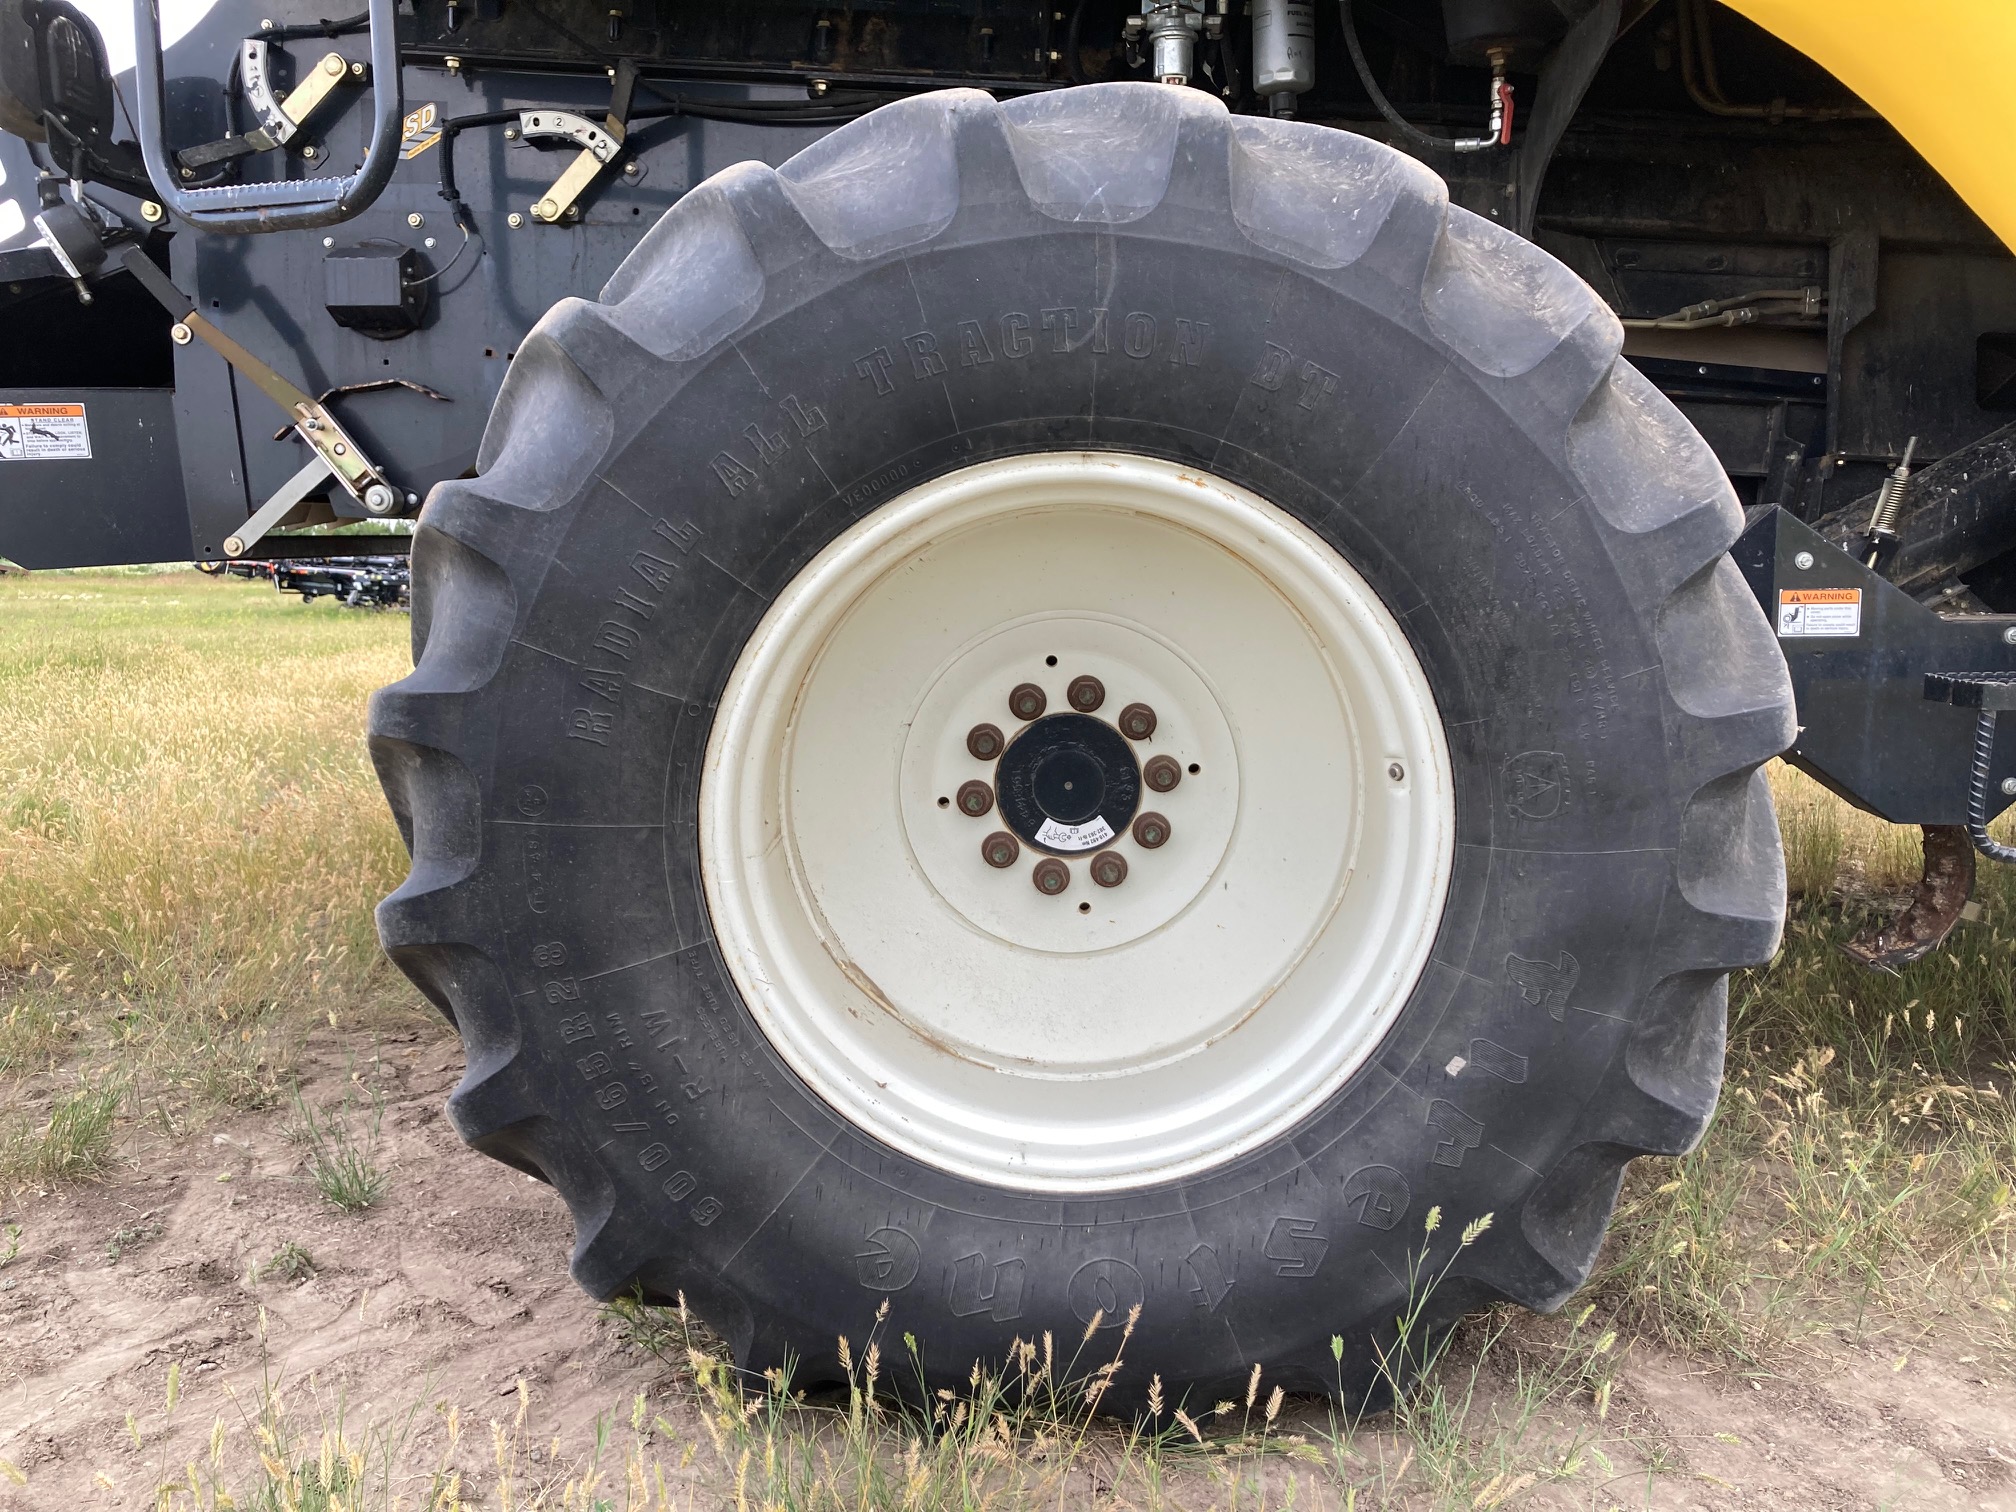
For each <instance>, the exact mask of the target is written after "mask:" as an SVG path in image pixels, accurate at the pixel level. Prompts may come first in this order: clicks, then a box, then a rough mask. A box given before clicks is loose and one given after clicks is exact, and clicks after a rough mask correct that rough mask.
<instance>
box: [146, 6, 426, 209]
mask: <svg viewBox="0 0 2016 1512" xmlns="http://www.w3.org/2000/svg"><path fill="white" fill-rule="evenodd" d="M395 3H396V0H370V17H371V95H372V105H373V109H372V120H371V142H370V146H369V147H368V148H366V150H365V153H364V162H363V165H362V166H361V167H359V168H358V170H357V171H356V172H355V173H352V174H349V175H347V176H345V177H342V178H317V179H281V180H274V181H272V182H268V183H256V184H229V185H224V186H222V187H219V188H210V189H185V188H183V187H182V183H181V178H180V175H179V174H178V172H177V169H176V167H175V163H174V160H173V158H172V157H171V155H170V154H169V151H168V139H167V133H166V129H165V127H164V124H163V119H164V115H165V111H164V108H163V100H164V98H165V96H166V94H167V86H166V84H165V83H164V81H163V78H162V67H163V63H162V56H161V19H160V17H159V16H158V15H156V14H155V9H154V6H155V0H133V37H134V46H135V50H136V62H135V65H134V69H133V78H134V85H135V88H136V89H137V90H138V91H139V95H140V105H139V115H140V119H139V123H138V125H139V131H140V155H141V157H142V159H143V160H144V161H145V162H146V164H147V176H148V178H149V179H151V180H152V181H153V184H154V193H155V195H156V197H158V198H159V199H160V201H161V203H162V204H164V205H166V206H167V207H168V208H169V209H170V210H171V211H173V212H174V213H175V214H176V215H177V216H179V217H180V218H181V219H182V220H184V221H186V222H188V223H189V224H190V225H192V226H199V227H202V228H203V229H205V230H210V231H229V232H247V231H292V230H298V229H301V228H304V227H308V226H328V225H333V224H335V223H336V222H337V221H344V220H348V219H350V217H351V216H353V215H356V214H358V213H359V212H360V211H363V210H365V209H368V208H369V207H370V205H371V202H372V201H373V200H375V199H377V198H378V193H379V191H380V190H382V189H383V188H384V187H385V184H386V181H387V180H389V179H390V178H391V177H392V170H393V168H394V167H395V166H396V165H397V163H398V160H399V125H400V118H401V116H402V115H403V114H404V112H405V96H404V93H403V91H402V89H401V82H400V75H399V39H398V34H397V33H396V32H395V31H394V29H393V27H394V22H393V12H394V7H395Z"/></svg>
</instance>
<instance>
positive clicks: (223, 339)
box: [124, 247, 401, 557]
mask: <svg viewBox="0 0 2016 1512" xmlns="http://www.w3.org/2000/svg"><path fill="white" fill-rule="evenodd" d="M124 262H125V266H126V271H127V272H129V273H131V274H132V275H133V276H134V278H135V279H137V280H138V281H139V283H140V286H141V287H142V288H144V289H145V290H146V291H147V292H148V293H149V294H152V295H153V296H154V298H155V299H156V300H158V301H160V303H161V305H162V307H163V308H164V309H166V310H167V311H168V313H169V314H170V315H173V316H174V317H175V326H174V331H173V335H174V339H175V340H176V342H178V343H180V344H184V345H186V344H187V343H188V342H190V341H193V340H196V339H198V338H200V339H201V340H202V341H203V343H204V344H205V345H206V346H208V347H209V348H210V349H211V350H212V351H214V352H216V353H217V355H218V356H220V357H222V358H223V359H224V360H225V361H226V362H228V363H229V364H230V365H231V366H232V367H233V368H234V369H236V370H237V371H238V372H240V373H242V374H243V375H244V376H245V379H246V381H247V382H249V383H250V384H251V385H252V386H253V387H254V388H256V389H258V390H259V391H260V392H261V393H263V394H264V395H265V396H266V397H267V398H269V399H271V400H272V401H273V402H274V403H275V404H277V405H279V406H280V408H281V409H283V410H285V411H286V412H287V420H288V423H289V424H290V425H291V426H292V427H293V429H294V434H295V435H297V436H299V437H300V438H301V439H302V440H303V441H305V442H307V443H308V449H309V450H310V451H311V452H313V453H314V458H313V460H311V461H310V462H309V463H308V464H307V466H305V467H303V468H302V469H301V470H300V471H299V472H297V473H296V474H295V475H294V476H293V477H292V478H290V479H288V481H287V482H286V483H284V484H282V485H281V487H280V490H279V492H278V493H276V494H274V495H273V497H272V498H270V499H268V500H267V501H266V502H265V504H264V505H262V506H261V507H260V508H259V510H258V511H257V512H256V513H255V514H254V515H253V516H252V518H251V519H249V520H247V521H246V522H245V524H244V526H243V527H242V528H240V529H239V530H238V531H237V532H236V533H235V534H234V535H232V536H231V537H230V538H229V539H227V540H226V541H225V542H224V554H225V555H226V556H230V557H241V556H243V555H245V553H246V552H248V551H250V550H251V549H252V547H253V546H254V545H256V544H257V543H258V540H259V538H260V537H261V536H263V535H264V534H265V533H266V532H267V531H269V530H271V529H272V528H273V527H274V526H276V525H279V524H282V523H284V522H285V521H286V519H287V517H288V516H289V515H290V514H291V513H292V512H293V510H294V508H295V506H296V505H298V504H299V503H300V502H301V501H302V500H303V499H305V498H306V497H307V496H308V494H309V493H310V492H311V491H312V490H313V489H315V488H316V487H318V486H319V485H320V484H321V483H322V482H323V480H324V479H330V480H333V481H334V482H335V483H336V484H337V485H339V486H340V487H341V488H342V489H343V490H344V491H345V492H346V493H348V494H349V495H350V496H351V497H352V498H354V499H355V500H356V501H357V502H358V503H359V504H361V505H362V506H363V507H364V512H365V513H366V514H369V515H374V516H378V517H381V518H382V517H383V516H386V515H389V514H394V513H396V512H397V511H398V509H399V505H400V502H401V496H400V493H399V490H398V489H396V488H394V487H393V486H392V485H391V484H390V483H389V482H387V481H386V478H385V475H384V473H382V472H381V471H379V469H378V467H377V466H376V464H374V463H373V462H372V461H371V459H370V458H369V457H367V456H366V455H365V454H364V451H363V449H362V448H361V447H359V446H358V445H357V442H356V441H355V440H354V439H353V438H352V437H351V435H350V433H349V432H348V431H346V430H344V429H343V427H342V426H341V425H340V424H338V423H337V420H336V417H335V416H334V415H332V414H330V413H329V411H328V409H327V408H326V407H325V406H324V405H323V403H322V401H321V400H319V399H314V398H311V397H310V396H309V395H307V394H305V393H303V392H302V391H301V390H300V389H299V388H296V387H295V386H294V385H293V384H291V383H289V382H288V381H287V380H286V379H285V378H283V377H281V376H280V375H279V374H278V373H276V372H274V371H273V369H272V368H271V367H269V366H268V365H267V364H266V363H264V362H261V361H260V360H259V359H258V358H257V357H255V356H253V355H252V354H251V353H250V352H248V351H246V350H245V348H244V347H242V346H240V345H239V344H238V343H237V342H235V341H233V340H232V339H231V338H230V337H229V336H226V335H225V334H224V333H223V332H222V331H220V330H218V329H217V327H216V326H214V325H212V324H211V323H210V322H209V321H208V320H207V319H205V318H204V316H203V313H202V311H200V310H198V309H197V308H196V301H195V300H193V299H191V298H190V297H189V296H188V295H187V294H184V293H183V292H182V291H181V290H180V289H178V288H177V287H176V286H175V283H174V281H173V280H172V279H170V278H169V277H168V275H167V274H166V273H163V272H162V271H161V270H160V269H159V268H157V267H155V266H154V263H153V260H152V259H150V258H149V257H148V256H147V254H146V252H144V251H143V250H142V249H140V248H139V247H128V248H127V249H126V253H125V258H124ZM282 434H283V435H284V434H285V432H284V431H283V432H282Z"/></svg>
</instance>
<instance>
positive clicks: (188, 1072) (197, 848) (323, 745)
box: [0, 573, 412, 1187]
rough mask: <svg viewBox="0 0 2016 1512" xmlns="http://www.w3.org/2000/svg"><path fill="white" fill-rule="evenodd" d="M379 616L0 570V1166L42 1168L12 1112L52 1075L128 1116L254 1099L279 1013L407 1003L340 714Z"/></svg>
mask: <svg viewBox="0 0 2016 1512" xmlns="http://www.w3.org/2000/svg"><path fill="white" fill-rule="evenodd" d="M405 635H406V623H405V620H404V617H403V616H398V615H373V614H361V613H356V612H348V611H344V610H341V609H338V608H336V607H335V606H333V605H316V606H313V607H310V606H306V605H303V604H302V603H300V602H299V601H298V600H295V599H291V598H284V597H282V596H281V595H279V594H275V593H271V592H265V591H261V590H260V589H259V588H257V587H256V586H255V585H251V584H247V583H243V582H236V581H230V582H220V581H215V580H211V579H206V578H202V577H199V576H198V575H196V574H195V573H187V574H169V575H161V576H148V577H141V576H133V575H124V574H118V575H115V574H102V575H101V574H38V575H34V576H9V577H6V578H0V707H4V708H5V710H6V711H7V718H6V719H5V721H4V722H0V1076H4V1077H6V1078H7V1079H9V1081H11V1082H12V1084H13V1085H14V1086H15V1087H16V1088H17V1089H20V1093H21V1095H20V1096H17V1097H11V1098H10V1099H9V1102H10V1103H11V1104H13V1106H14V1109H15V1113H14V1117H13V1118H12V1120H11V1121H10V1123H9V1125H8V1126H7V1127H5V1128H0V1187H4V1185H5V1184H6V1183H7V1182H8V1180H9V1179H10V1178H11V1179H14V1180H17V1181H18V1180H21V1179H35V1178H37V1177H38V1176H41V1175H46V1174H49V1166H48V1162H47V1160H45V1159H43V1158H42V1157H41V1156H40V1155H39V1154H38V1153H37V1151H36V1149H35V1148H34V1145H35V1140H34V1138H33V1133H34V1131H33V1129H32V1128H29V1127H27V1126H28V1125H31V1124H35V1123H41V1122H46V1121H47V1120H48V1119H49V1118H50V1117H51V1111H52V1109H55V1108H60V1105H61V1099H60V1098H58V1097H57V1096H56V1094H57V1093H58V1092H59V1090H61V1088H60V1087H59V1083H61V1082H63V1081H64V1080H65V1077H74V1075H75V1074H77V1073H78V1072H80V1071H81V1072H82V1073H83V1074H85V1075H86V1076H87V1077H89V1078H90V1080H91V1082H92V1084H93V1085H96V1086H102V1085H108V1084H111V1083H115V1082H116V1083H117V1084H118V1085H120V1086H121V1087H123V1088H124V1092H125V1098H124V1101H125V1107H126V1111H127V1113H128V1115H129V1116H131V1115H135V1114H138V1113H140V1112H142V1111H154V1112H156V1113H157V1115H159V1116H166V1117H167V1118H169V1120H170V1121H171V1122H173V1121H176V1120H179V1119H181V1118H182V1117H184V1116H185V1115H187V1114H189V1113H192V1112H193V1113H195V1114H197V1115H198V1116H200V1115H201V1113H202V1111H203V1110H204V1109H205V1108H207V1107H214V1106H220V1105H221V1106H237V1107H245V1106H258V1105H260V1104H263V1103H266V1102H270V1101H272V1100H273V1099H275V1098H276V1097H277V1096H278V1095H279V1094H280V1092H281V1090H282V1089H283V1088H284V1086H285V1084H286V1080H287V1074H288V1069H289V1058H290V1054H291V1049H290V1045H291V1043H292V1040H293V1039H294V1036H293V1035H291V1034H290V1033H289V1032H288V1030H289V1028H290V1026H297V1025H298V1024H300V1023H301V1022H302V1021H303V1020H304V1019H305V1018H307V1017H308V1016H315V1017H325V1016H327V1015H331V1014H333V1015H337V1016H338V1017H339V1018H342V1017H352V1018H354V1017H356V1016H358V1015H365V1016H371V1015H380V1014H384V1013H387V1012H394V1013H398V1012H405V1011H407V1008H406V1005H408V1004H410V1002H411V1000H412V994H411V993H410V992H409V991H407V990H405V989H404V987H403V984H401V983H400V982H399V981H398V980H397V978H396V975H395V973H393V972H392V970H391V969H390V968H389V967H388V966H387V965H386V964H385V962H384V960H383V958H382V957H381V956H380V954H379V953H378V950H377V947H376V944H375V941H374V939H373V936H372V929H371V907H372V905H373V904H374V903H375V902H376V901H377V899H378V898H379V897H381V896H383V895H384V893H385V892H387V891H388V890H389V889H390V888H391V887H392V886H393V885H395V884H396V882H397V880H398V878H399V876H400V875H401V874H402V873H403V871H404V861H403V858H402V856H401V853H400V847H399V841H398V836H397V834H396V833H395V832H394V830H393V828H392V826H391V823H390V821H389V820H388V818H387V816H386V813H385V807H384V801H383V799H382V798H381V797H380V796H379V794H378V791H377V784H376V782H375V780H374V779H373V777H372V775H371V771H370V766H369V763H368V761H367V760H366V758H365V754H364V746H363V737H362V732H361V728H360V726H361V720H360V717H359V713H360V710H361V709H362V707H363V701H364V698H365V695H366V694H367V693H368V692H369V691H370V690H371V689H372V688H374V687H376V686H378V685H380V684H382V683H385V682H388V681H390V680H392V679H394V678H396V677H398V676H399V675H400V674H401V672H402V670H403V668H404V666H405V664H406V650H405ZM59 1070H60V1071H61V1072H63V1073H65V1075H64V1076H59V1075H58V1072H59ZM24 1104H25V1105H26V1106H25V1107H24ZM10 1151H11V1153H6V1152H10Z"/></svg>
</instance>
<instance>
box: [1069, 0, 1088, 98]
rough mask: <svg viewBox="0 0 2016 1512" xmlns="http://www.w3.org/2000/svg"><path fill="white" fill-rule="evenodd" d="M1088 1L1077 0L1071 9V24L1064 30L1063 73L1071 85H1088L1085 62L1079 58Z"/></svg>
mask: <svg viewBox="0 0 2016 1512" xmlns="http://www.w3.org/2000/svg"><path fill="white" fill-rule="evenodd" d="M1088 3H1089V0H1078V3H1077V4H1076V5H1074V6H1072V7H1071V24H1070V25H1069V26H1067V27H1066V28H1065V29H1064V72H1065V73H1066V74H1067V75H1069V76H1070V79H1071V82H1072V83H1073V84H1090V83H1091V82H1092V80H1091V79H1090V78H1089V77H1088V76H1087V75H1086V72H1085V60H1084V59H1083V58H1081V57H1080V56H1079V53H1078V43H1079V37H1080V35H1081V34H1082V33H1083V31H1084V29H1085V7H1086V5H1087V4H1088Z"/></svg>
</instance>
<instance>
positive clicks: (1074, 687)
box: [1064, 674, 1106, 714]
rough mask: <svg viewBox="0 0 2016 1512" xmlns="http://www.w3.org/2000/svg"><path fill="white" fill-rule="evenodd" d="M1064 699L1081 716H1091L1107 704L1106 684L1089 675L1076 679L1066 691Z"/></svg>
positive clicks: (1072, 680)
mask: <svg viewBox="0 0 2016 1512" xmlns="http://www.w3.org/2000/svg"><path fill="white" fill-rule="evenodd" d="M1064 697H1065V698H1066V699H1067V700H1068V701H1069V702H1070V704H1071V707H1072V708H1074V709H1076V710H1077V711H1078V712H1079V713H1080V714H1090V713H1091V712H1092V711H1093V710H1094V709H1096V708H1098V707H1099V705H1101V704H1103V703H1104V702H1106V684H1104V683H1102V682H1101V681H1099V679H1098V678H1096V677H1093V676H1091V675H1089V674H1088V675H1086V676H1084V677H1074V678H1072V679H1071V686H1070V687H1068V688H1066V689H1065V690H1064Z"/></svg>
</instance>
